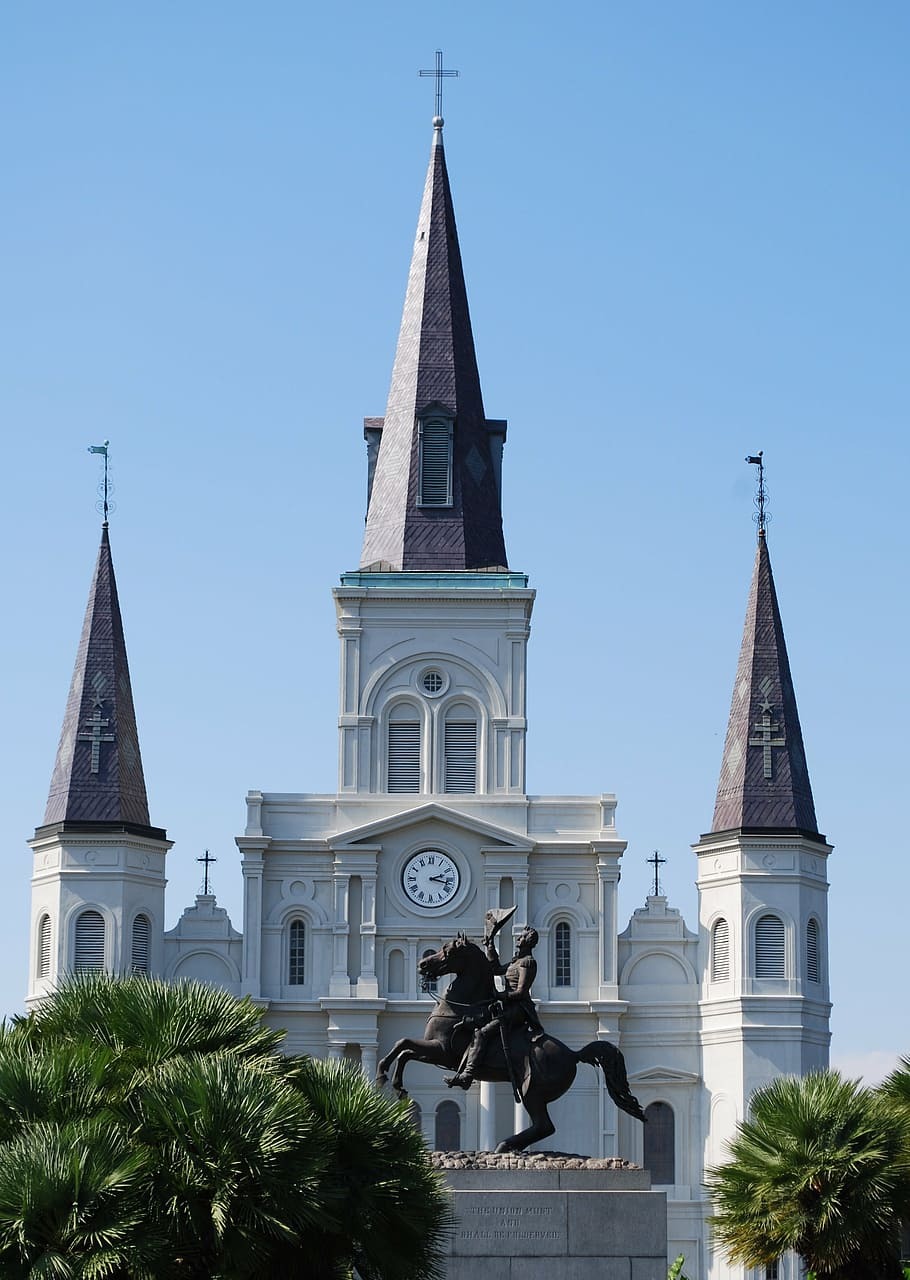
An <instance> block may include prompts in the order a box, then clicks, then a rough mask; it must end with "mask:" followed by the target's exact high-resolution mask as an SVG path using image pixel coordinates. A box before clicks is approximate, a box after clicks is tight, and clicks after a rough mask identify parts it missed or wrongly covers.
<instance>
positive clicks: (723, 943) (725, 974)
mask: <svg viewBox="0 0 910 1280" xmlns="http://www.w3.org/2000/svg"><path fill="white" fill-rule="evenodd" d="M729 977H730V926H729V925H728V924H727V922H726V920H717V921H715V924H714V928H713V929H712V930H711V981H712V982H726V981H727V979H728V978H729Z"/></svg>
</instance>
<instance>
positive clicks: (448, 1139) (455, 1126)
mask: <svg viewBox="0 0 910 1280" xmlns="http://www.w3.org/2000/svg"><path fill="white" fill-rule="evenodd" d="M433 1149H434V1150H435V1151H460V1150H461V1112H460V1111H459V1110H458V1103H457V1102H440V1104H439V1106H438V1107H437V1108H436V1133H435V1137H434V1140H433Z"/></svg>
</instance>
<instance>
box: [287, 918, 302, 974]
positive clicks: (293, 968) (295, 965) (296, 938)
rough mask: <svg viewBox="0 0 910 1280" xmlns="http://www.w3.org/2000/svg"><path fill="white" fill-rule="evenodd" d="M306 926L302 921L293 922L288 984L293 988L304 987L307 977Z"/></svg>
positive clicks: (289, 942) (290, 937)
mask: <svg viewBox="0 0 910 1280" xmlns="http://www.w3.org/2000/svg"><path fill="white" fill-rule="evenodd" d="M305 953H306V925H305V924H304V923H303V921H302V920H294V921H292V922H291V929H290V936H289V939H288V982H289V984H290V985H291V986H292V987H299V986H302V985H303V982H304V976H305V972H306V971H305V966H304V959H305Z"/></svg>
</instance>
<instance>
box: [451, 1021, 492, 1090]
mask: <svg viewBox="0 0 910 1280" xmlns="http://www.w3.org/2000/svg"><path fill="white" fill-rule="evenodd" d="M485 1044H486V1042H485V1040H484V1038H483V1035H482V1034H481V1033H480V1032H479V1031H477V1032H475V1035H474V1039H473V1041H472V1043H471V1047H470V1049H469V1050H468V1056H467V1059H466V1061H465V1064H464V1066H463V1067H462V1069H461V1070H460V1071H456V1073H455V1075H454V1076H449V1078H448V1080H446V1084H447V1085H448V1086H449V1088H450V1089H470V1087H471V1085H472V1084H473V1083H474V1077H475V1074H476V1072H477V1068H478V1067H479V1066H480V1060H481V1058H482V1057H483V1051H484V1048H485Z"/></svg>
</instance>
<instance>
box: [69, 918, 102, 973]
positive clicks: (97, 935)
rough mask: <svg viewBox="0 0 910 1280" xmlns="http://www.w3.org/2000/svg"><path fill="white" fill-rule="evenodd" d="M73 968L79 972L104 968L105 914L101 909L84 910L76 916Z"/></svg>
mask: <svg viewBox="0 0 910 1280" xmlns="http://www.w3.org/2000/svg"><path fill="white" fill-rule="evenodd" d="M73 968H74V969H75V970H76V972H77V973H80V972H89V971H100V970H102V969H103V968H104V916H103V915H102V914H101V912H100V911H91V910H90V911H82V912H80V914H79V915H78V916H77V917H76V942H75V946H74V948H73Z"/></svg>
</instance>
